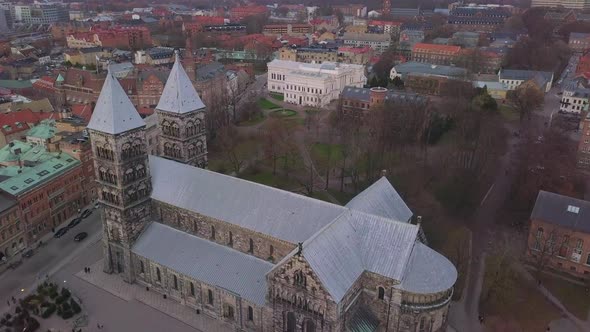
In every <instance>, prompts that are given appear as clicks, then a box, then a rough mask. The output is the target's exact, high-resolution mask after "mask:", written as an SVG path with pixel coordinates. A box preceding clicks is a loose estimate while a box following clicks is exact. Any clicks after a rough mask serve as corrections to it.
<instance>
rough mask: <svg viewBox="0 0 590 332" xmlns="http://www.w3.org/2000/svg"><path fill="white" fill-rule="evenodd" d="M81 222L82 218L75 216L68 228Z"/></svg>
mask: <svg viewBox="0 0 590 332" xmlns="http://www.w3.org/2000/svg"><path fill="white" fill-rule="evenodd" d="M80 222H82V218H74V219H72V221H70V223H69V224H68V228H72V227H74V226H76V225H78V224H79V223H80Z"/></svg>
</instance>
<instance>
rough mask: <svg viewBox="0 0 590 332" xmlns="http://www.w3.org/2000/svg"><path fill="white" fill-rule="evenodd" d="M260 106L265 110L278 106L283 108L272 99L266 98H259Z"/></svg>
mask: <svg viewBox="0 0 590 332" xmlns="http://www.w3.org/2000/svg"><path fill="white" fill-rule="evenodd" d="M258 106H260V108H262V109H265V110H274V109H277V108H281V106H279V105H277V104H275V103H273V102H272V101H270V100H268V99H266V98H260V99H258Z"/></svg>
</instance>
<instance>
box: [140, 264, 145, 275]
mask: <svg viewBox="0 0 590 332" xmlns="http://www.w3.org/2000/svg"><path fill="white" fill-rule="evenodd" d="M144 272H145V268H144V266H143V261H139V273H144Z"/></svg>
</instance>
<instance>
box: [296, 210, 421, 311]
mask: <svg viewBox="0 0 590 332" xmlns="http://www.w3.org/2000/svg"><path fill="white" fill-rule="evenodd" d="M417 234H418V227H417V226H416V225H412V224H408V223H402V222H397V221H392V220H389V219H386V218H382V217H379V216H375V215H370V214H366V213H363V212H359V211H354V210H348V211H345V212H344V213H342V214H341V215H340V216H339V217H338V218H337V219H336V220H334V222H332V223H331V224H330V225H328V226H326V227H325V228H323V229H322V230H321V231H320V232H318V233H317V234H315V235H314V236H313V237H311V238H310V239H309V240H307V241H305V242H304V243H303V256H304V257H305V259H306V260H307V262H308V263H309V265H310V266H311V268H312V270H313V271H314V273H315V274H316V275H317V276H318V278H319V279H320V281H321V282H322V285H323V286H324V287H325V288H326V290H327V291H328V293H329V294H330V295H331V296H332V298H333V300H334V301H335V302H336V303H339V302H340V301H341V300H342V299H343V298H344V296H345V295H346V293H347V292H348V290H349V289H350V287H351V286H352V285H353V284H354V282H355V281H356V280H357V279H358V278H359V277H360V276H361V274H362V273H363V272H364V271H371V272H374V273H377V274H380V275H382V276H385V277H388V278H391V279H394V280H402V277H403V274H404V269H405V266H406V262H407V261H408V259H409V257H410V253H411V251H412V246H413V244H414V242H416V237H417ZM387 253H390V254H387ZM292 254H293V253H291V255H292Z"/></svg>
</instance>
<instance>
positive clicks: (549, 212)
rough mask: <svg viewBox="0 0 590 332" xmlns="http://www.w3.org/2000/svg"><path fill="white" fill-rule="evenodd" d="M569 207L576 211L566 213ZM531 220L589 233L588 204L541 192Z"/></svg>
mask: <svg viewBox="0 0 590 332" xmlns="http://www.w3.org/2000/svg"><path fill="white" fill-rule="evenodd" d="M570 206H571V207H574V208H578V209H577V210H578V211H577V212H570V211H568V207H570ZM569 210H574V211H575V209H572V208H569ZM531 219H534V220H541V221H544V222H547V223H550V224H555V225H559V226H563V227H567V228H569V229H573V230H576V231H581V232H585V233H590V202H588V201H584V200H581V199H577V198H573V197H568V196H563V195H559V194H555V193H550V192H547V191H542V190H541V191H539V195H538V196H537V201H536V202H535V207H534V208H533V212H532V213H531Z"/></svg>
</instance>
